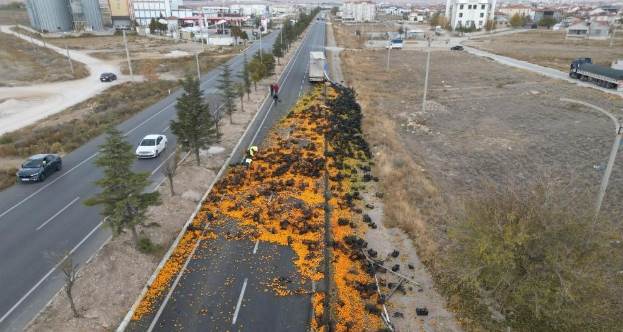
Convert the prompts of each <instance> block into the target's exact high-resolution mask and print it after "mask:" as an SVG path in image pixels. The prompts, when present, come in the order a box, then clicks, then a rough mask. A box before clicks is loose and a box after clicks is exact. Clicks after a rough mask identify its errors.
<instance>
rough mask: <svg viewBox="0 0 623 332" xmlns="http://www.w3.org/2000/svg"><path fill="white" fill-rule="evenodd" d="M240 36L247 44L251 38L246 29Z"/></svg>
mask: <svg viewBox="0 0 623 332" xmlns="http://www.w3.org/2000/svg"><path fill="white" fill-rule="evenodd" d="M240 38H241V39H242V40H244V44H245V45H246V44H247V40H249V35H247V32H246V31H242V33H241V34H240Z"/></svg>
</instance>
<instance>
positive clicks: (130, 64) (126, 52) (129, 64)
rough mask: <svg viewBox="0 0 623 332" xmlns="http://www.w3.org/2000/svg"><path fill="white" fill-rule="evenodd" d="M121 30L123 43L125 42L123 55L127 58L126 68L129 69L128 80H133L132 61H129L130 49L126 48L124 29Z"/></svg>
mask: <svg viewBox="0 0 623 332" xmlns="http://www.w3.org/2000/svg"><path fill="white" fill-rule="evenodd" d="M122 31H123V44H125V57H126V58H127V60H128V69H129V70H130V81H134V72H132V62H131V61H130V50H128V39H127V38H126V37H125V30H122Z"/></svg>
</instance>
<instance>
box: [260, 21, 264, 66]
mask: <svg viewBox="0 0 623 332" xmlns="http://www.w3.org/2000/svg"><path fill="white" fill-rule="evenodd" d="M259 30H260V63H263V62H262V53H264V52H263V51H262V23H260V29H259Z"/></svg>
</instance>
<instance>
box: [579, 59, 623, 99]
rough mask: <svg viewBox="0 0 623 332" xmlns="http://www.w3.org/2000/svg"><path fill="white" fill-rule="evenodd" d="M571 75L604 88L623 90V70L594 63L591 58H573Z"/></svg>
mask: <svg viewBox="0 0 623 332" xmlns="http://www.w3.org/2000/svg"><path fill="white" fill-rule="evenodd" d="M569 76H570V77H571V78H576V79H579V80H582V81H588V82H592V83H594V84H596V85H599V86H600V87H603V88H607V89H616V90H617V91H623V70H620V69H614V68H610V67H605V66H601V65H597V64H594V63H593V61H592V59H591V58H579V59H575V60H573V62H571V67H570V68H569Z"/></svg>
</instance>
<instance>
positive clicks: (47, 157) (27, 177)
mask: <svg viewBox="0 0 623 332" xmlns="http://www.w3.org/2000/svg"><path fill="white" fill-rule="evenodd" d="M62 167H63V161H62V160H61V157H60V156H59V155H56V154H36V155H34V156H31V157H30V158H28V159H26V161H25V162H24V163H23V164H22V166H21V167H20V169H19V170H18V171H17V174H16V175H17V180H18V181H19V182H39V181H43V180H45V178H46V177H48V176H49V175H51V174H52V173H54V172H56V171H60V170H61V168H62Z"/></svg>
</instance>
